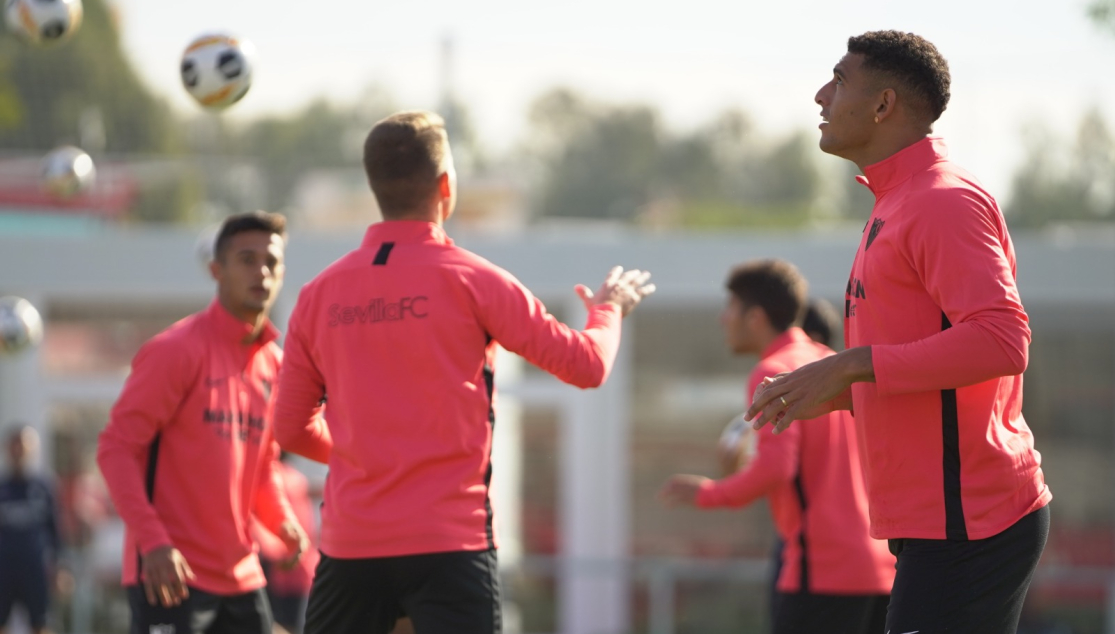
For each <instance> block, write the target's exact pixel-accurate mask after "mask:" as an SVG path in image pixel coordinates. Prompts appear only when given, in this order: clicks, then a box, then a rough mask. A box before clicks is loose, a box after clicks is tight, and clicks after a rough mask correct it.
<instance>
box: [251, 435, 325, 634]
mask: <svg viewBox="0 0 1115 634" xmlns="http://www.w3.org/2000/svg"><path fill="white" fill-rule="evenodd" d="M290 457H291V454H289V453H287V452H285V451H284V452H282V455H281V456H280V458H279V460H280V465H279V472H280V475H281V476H282V486H283V490H284V492H285V493H286V496H287V501H289V502H290V508H291V510H292V511H294V516H295V518H297V520H298V523H299V525H301V526H302V530H304V531H305V532H306V535H308V536H309V538H310V544H311V546H312V548H310V549H309V550H307V551H306V552H305V553H304V554H303V555H302V557H300V558H299V559H298V561H297V562H294V565H293V566H291V565H289V564H288V563H286V561H287V560H288V559H289V553H288V552H287V547H286V544H284V543H283V540H282V539H280V538H279V537H278V536H277V535H274V534H272V533H271V532H270V531H268V530H267V529H266V528H264V527H263V526H262V525H261V524H260V523H259V521H258V520H256V521H255V525H254V528H253V534H254V536H255V538H256V542H257V543H258V544H259V560H260V563H261V564H262V565H263V574H264V575H266V576H267V598H268V600H270V602H271V614H272V616H274V618H275V624H276V625H279V626H280V627H282V628H283V629H285V630H286V631H288V632H290V633H291V634H302V626H303V625H304V624H305V621H306V601H307V599H309V597H310V586H311V585H312V584H313V581H314V568H316V567H317V562H318V551H317V536H318V531H317V522H316V520H315V519H314V499H315V498H317V499H320V498H321V492H320V491H315V490H311V487H310V481H309V480H308V479H307V478H306V476H305V475H303V474H302V472H301V471H299V470H298V469H296V468H294V467H293V466H292V465H291V464H290Z"/></svg>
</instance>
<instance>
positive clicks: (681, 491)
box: [658, 474, 710, 506]
mask: <svg viewBox="0 0 1115 634" xmlns="http://www.w3.org/2000/svg"><path fill="white" fill-rule="evenodd" d="M709 481H710V480H709V479H708V478H706V477H704V476H699V475H687V474H678V475H675V476H673V477H671V478H670V479H669V480H667V481H666V484H665V485H663V487H662V490H661V491H659V492H658V499H660V500H662V503H663V504H665V505H666V506H696V505H697V494H699V493H700V492H701V487H702V486H704V484H705V483H706V482H709Z"/></svg>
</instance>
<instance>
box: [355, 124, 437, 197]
mask: <svg viewBox="0 0 1115 634" xmlns="http://www.w3.org/2000/svg"><path fill="white" fill-rule="evenodd" d="M448 155H449V137H448V136H447V135H446V132H445V121H444V120H443V119H442V118H441V117H440V116H438V115H436V114H434V113H432V112H424V111H411V112H399V113H396V114H393V115H391V116H389V117H387V118H386V119H383V120H381V121H380V122H379V123H376V124H375V126H373V127H372V131H371V132H369V133H368V138H367V139H366V140H365V141H364V172H365V173H366V174H367V176H368V185H370V186H371V188H372V193H373V194H375V197H376V201H377V202H378V203H379V209H380V211H381V212H383V217H384V218H386V219H397V218H403V217H406V216H407V215H409V214H411V213H414V212H415V211H419V210H421V208H422V206H423V205H425V204H426V203H427V202H428V201H429V200H430V198H431V197H432V196H434V194H435V193H436V191H437V179H438V176H439V175H440V174H441V173H442V172H443V171H445V159H446V157H447V156H448Z"/></svg>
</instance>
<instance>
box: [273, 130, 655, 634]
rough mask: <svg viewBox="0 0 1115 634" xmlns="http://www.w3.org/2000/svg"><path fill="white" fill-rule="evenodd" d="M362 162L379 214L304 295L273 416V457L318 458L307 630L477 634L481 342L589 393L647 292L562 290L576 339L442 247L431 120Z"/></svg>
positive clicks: (639, 280)
mask: <svg viewBox="0 0 1115 634" xmlns="http://www.w3.org/2000/svg"><path fill="white" fill-rule="evenodd" d="M364 168H365V171H366V172H367V175H368V181H369V183H370V185H371V188H372V191H373V192H374V193H375V196H376V200H377V201H378V202H379V207H380V210H381V211H382V213H383V217H384V221H383V222H378V223H375V224H373V225H371V226H370V227H369V228H368V230H367V233H366V234H365V235H364V239H363V242H362V243H361V244H360V246H359V247H357V248H356V249H355V250H353V251H352V252H350V253H349V254H348V255H345V256H344V257H342V258H341V259H339V260H337V261H336V262H334V263H333V264H332V265H330V266H329V267H328V268H326V269H325V270H324V271H323V272H322V273H321V274H319V275H318V276H317V277H316V278H315V279H314V280H313V281H311V282H310V283H308V284H306V285H305V286H304V287H303V288H302V292H301V294H300V295H299V297H298V303H297V305H296V306H295V308H294V312H293V314H292V315H291V319H290V330H289V335H288V337H287V342H286V347H285V351H286V361H285V363H284V365H283V372H282V375H281V378H280V382H279V395H278V397H277V399H278V400H277V402H276V409H275V432H276V436H277V438H278V440H279V443H280V444H281V445H282V447H283V448H284V449H286V450H288V451H292V452H294V453H297V454H301V455H303V456H306V457H308V458H311V459H314V460H318V461H320V462H325V463H328V465H329V478H328V480H327V481H326V484H325V493H324V503H323V506H322V525H321V563H320V564H318V568H317V573H316V576H315V577H314V584H313V589H312V590H311V592H310V603H309V607H308V608H307V613H306V630H305V631H306V633H307V634H365V633H368V634H386V632H388V631H390V629H391V627H392V626H393V625H394V623H395V621H396V619H397V618H398V617H399V616H400V615H401V614H405V615H407V616H409V617H410V619H411V620H412V622H413V624H414V628H415V630H416V631H417V632H418V634H441V633H444V634H493V633H494V632H499V631H500V622H501V617H500V601H499V578H498V570H497V566H496V555H495V548H496V543H497V536H496V535H495V533H494V531H493V523H492V519H493V517H492V506H491V501H490V497H489V490H488V488H489V485H490V483H491V478H492V464H491V460H490V457H491V449H492V431H493V426H494V425H495V422H496V416H495V409H494V406H495V401H494V396H495V395H494V385H495V378H494V377H495V374H494V373H495V371H496V368H495V359H496V346H497V345H500V346H503V347H504V348H506V349H507V350H509V351H511V352H515V353H517V354H520V355H522V356H523V357H525V358H526V359H527V360H528V361H531V362H532V363H534V364H535V365H537V366H538V367H540V368H542V369H544V370H546V371H548V372H550V373H552V374H554V375H555V376H557V377H558V378H560V379H561V380H563V381H565V382H567V383H571V384H573V385H576V386H579V387H582V388H589V387H596V386H598V385H600V384H601V383H603V382H604V380H605V379H606V378H607V376H608V373H609V371H610V370H611V367H612V363H613V362H614V360H615V355H616V351H617V350H618V348H619V343H620V326H621V322H622V318H623V316H624V315H626V314H627V313H628V312H630V311H631V310H632V309H633V308H635V306H636V305H637V304H638V303H639V302H640V300H641V299H642V298H643V297H644V296H646V295H648V294H649V293H651V292H653V290H654V287H653V286H652V285H649V284H647V280H648V278H649V273H645V272H642V271H638V270H632V271H627V272H623V271H622V269H620V268H619V267H616V268H615V269H613V270H612V272H611V273H609V274H608V276H607V278H606V279H605V281H604V284H603V286H601V288H600V290H599V291H597V292H596V293H593V292H592V291H590V290H589V289H587V288H585V287H584V286H578V287H577V292H578V293H579V295H580V296H581V299H582V300H583V301H584V303H585V308H586V309H587V311H588V319H587V323H586V324H585V327H584V329H583V330H579V331H578V330H574V329H572V328H569V327H568V326H566V325H565V324H563V323H561V322H559V321H557V320H556V319H554V317H552V316H551V315H550V314H549V313H547V312H546V309H545V307H544V306H543V305H542V303H541V302H540V301H538V299H536V298H535V297H534V296H533V295H532V294H531V293H530V291H529V290H527V289H526V287H524V286H523V285H522V284H521V283H519V281H518V280H516V279H515V278H514V277H513V276H512V275H511V274H510V273H508V272H507V271H505V270H503V269H501V268H499V267H497V266H495V265H494V264H492V263H490V262H488V261H487V260H485V259H483V258H481V257H480V256H478V255H475V254H473V253H470V252H469V251H466V250H464V249H462V248H460V247H457V246H456V245H454V244H453V241H452V240H451V239H450V238H449V236H448V235H446V233H445V230H444V229H443V227H442V224H443V223H444V222H445V220H446V219H447V218H448V217H449V215H450V214H451V213H452V212H453V206H454V203H455V200H456V175H455V172H454V169H453V161H452V155H451V154H450V150H449V142H448V138H447V137H446V133H445V127H444V123H443V122H442V120H441V118H440V117H438V116H437V115H435V114H432V113H424V112H404V113H399V114H396V115H393V116H391V117H388V118H386V119H384V120H383V121H380V122H379V123H377V124H376V125H375V127H374V128H372V131H371V133H370V134H369V135H368V138H367V141H366V142H365V145H364ZM555 264H556V265H559V264H560V263H555ZM323 402H324V403H325V410H326V415H325V419H324V421H323V420H322V418H321V417H319V416H317V415H316V412H317V410H318V408H319V406H320V404H321V403H323ZM326 423H327V424H326Z"/></svg>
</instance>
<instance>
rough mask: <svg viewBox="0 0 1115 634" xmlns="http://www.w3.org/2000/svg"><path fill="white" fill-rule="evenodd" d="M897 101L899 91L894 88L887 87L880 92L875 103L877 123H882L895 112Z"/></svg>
mask: <svg viewBox="0 0 1115 634" xmlns="http://www.w3.org/2000/svg"><path fill="white" fill-rule="evenodd" d="M897 101H898V93H896V92H894V89H893V88H887V89H885V90H883V92H881V93H879V99H878V101H877V102H876V103H875V123H880V122H882V121H883V120H884V119H886V118H887V117H889V116H890V115H892V114H894V106H895V103H897Z"/></svg>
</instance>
